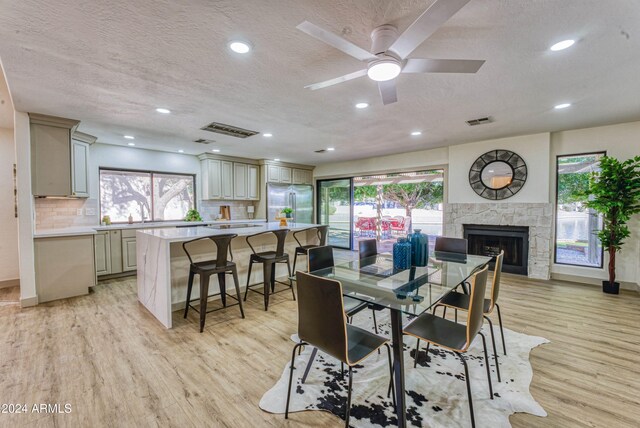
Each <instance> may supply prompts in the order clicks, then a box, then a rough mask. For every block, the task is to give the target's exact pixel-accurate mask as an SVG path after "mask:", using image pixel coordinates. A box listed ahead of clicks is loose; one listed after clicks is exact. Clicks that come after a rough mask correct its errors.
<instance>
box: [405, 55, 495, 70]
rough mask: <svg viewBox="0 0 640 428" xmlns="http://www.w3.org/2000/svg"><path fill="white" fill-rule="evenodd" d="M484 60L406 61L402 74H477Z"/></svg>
mask: <svg viewBox="0 0 640 428" xmlns="http://www.w3.org/2000/svg"><path fill="white" fill-rule="evenodd" d="M482 64H484V60H476V59H420V58H410V59H408V60H407V63H406V64H405V66H404V68H403V69H402V72H403V73H477V72H478V70H479V69H480V67H482Z"/></svg>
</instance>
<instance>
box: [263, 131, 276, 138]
mask: <svg viewBox="0 0 640 428" xmlns="http://www.w3.org/2000/svg"><path fill="white" fill-rule="evenodd" d="M262 136H263V137H267V138H271V137H273V134H270V133H268V132H267V133H266V134H262Z"/></svg>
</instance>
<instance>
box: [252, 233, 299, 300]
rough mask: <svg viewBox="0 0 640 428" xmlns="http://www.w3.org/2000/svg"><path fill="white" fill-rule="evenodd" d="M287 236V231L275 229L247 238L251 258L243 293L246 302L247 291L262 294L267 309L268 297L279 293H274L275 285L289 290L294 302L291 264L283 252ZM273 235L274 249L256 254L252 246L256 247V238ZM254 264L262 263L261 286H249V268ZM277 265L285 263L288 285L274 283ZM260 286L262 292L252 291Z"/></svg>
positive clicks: (258, 284)
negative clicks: (284, 286)
mask: <svg viewBox="0 0 640 428" xmlns="http://www.w3.org/2000/svg"><path fill="white" fill-rule="evenodd" d="M288 234H289V229H277V230H268V231H266V232H260V233H256V234H253V235H249V236H247V238H246V239H247V244H248V245H249V248H251V252H252V254H251V256H250V257H249V270H248V271H247V288H246V290H245V292H244V300H245V301H246V300H247V295H248V294H249V290H251V291H253V292H254V293H258V294H262V295H263V296H264V310H265V311H266V310H268V309H269V295H270V294H274V293H280V292H281V291H286V290H280V291H276V290H275V289H276V283H279V284H284V285H286V286H287V287H288V288H290V289H291V294H292V295H293V300H296V292H295V290H294V289H293V281H292V280H291V264H290V263H289V254H287V253H286V252H285V251H284V245H285V241H286V239H287V235H288ZM270 235H273V236H275V238H276V242H275V249H273V250H268V251H261V252H257V251H256V249H255V247H254V245H257V243H256V242H255V241H256V240H257V239H258V237H265V236H270ZM254 263H262V271H263V282H262V284H260V283H257V284H250V281H251V267H252V266H253V264H254ZM278 263H286V264H287V270H288V271H289V275H288V278H289V283H288V284H287V283H285V282H282V281H276V265H277V264H278ZM259 286H262V288H263V290H262V292H260V291H258V290H254V289H253V287H259Z"/></svg>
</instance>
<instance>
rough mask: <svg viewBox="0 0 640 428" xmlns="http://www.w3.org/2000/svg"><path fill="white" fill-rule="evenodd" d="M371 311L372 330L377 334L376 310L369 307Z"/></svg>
mask: <svg viewBox="0 0 640 428" xmlns="http://www.w3.org/2000/svg"><path fill="white" fill-rule="evenodd" d="M371 313H372V314H373V330H374V331H375V332H376V334H378V321H377V320H376V311H375V310H374V309H371Z"/></svg>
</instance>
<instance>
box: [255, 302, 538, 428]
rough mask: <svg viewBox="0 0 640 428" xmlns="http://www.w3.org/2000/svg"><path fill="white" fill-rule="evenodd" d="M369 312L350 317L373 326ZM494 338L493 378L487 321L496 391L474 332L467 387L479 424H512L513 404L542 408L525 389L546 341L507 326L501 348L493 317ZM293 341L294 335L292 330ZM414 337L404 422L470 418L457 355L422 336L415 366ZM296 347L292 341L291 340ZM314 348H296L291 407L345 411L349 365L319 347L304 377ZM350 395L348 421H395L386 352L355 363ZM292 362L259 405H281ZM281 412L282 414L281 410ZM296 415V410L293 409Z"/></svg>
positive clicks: (271, 408) (383, 328)
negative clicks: (533, 359)
mask: <svg viewBox="0 0 640 428" xmlns="http://www.w3.org/2000/svg"><path fill="white" fill-rule="evenodd" d="M367 313H369V314H370V312H365V313H360V314H358V315H356V316H355V317H354V324H356V325H358V326H360V327H362V328H367V329H370V330H373V320H372V318H371V316H370V315H369V316H368V319H367V315H366V314H367ZM378 314H379V315H378V320H379V332H380V334H381V335H383V336H386V337H390V323H389V322H388V317H386V319H385V317H384V315H383V314H384V313H381V312H379V313H378ZM495 328H496V330H495V334H496V346H497V348H498V357H499V362H500V372H501V375H502V382H500V383H498V380H497V374H496V371H495V365H494V360H493V349H492V346H491V339H490V335H489V330H488V325H486V323H485V326H484V327H483V332H484V333H485V336H486V337H487V347H488V352H489V358H490V361H489V365H490V367H491V376H492V377H491V380H492V382H493V393H494V399H493V400H491V399H490V398H489V386H488V384H487V372H486V369H485V367H484V357H483V352H482V339H481V338H480V337H478V338H476V340H475V341H474V343H473V344H472V346H471V349H470V351H469V352H468V354H467V364H468V366H469V373H470V376H471V391H472V394H473V395H472V397H473V405H474V412H475V419H476V425H477V426H478V427H492V428H496V427H510V426H511V424H510V423H509V415H511V414H513V413H516V412H526V413H531V414H533V415H536V416H542V417H544V416H546V415H547V413H546V412H545V411H544V409H543V408H542V407H541V406H540V405H539V404H538V403H537V402H536V401H535V400H534V398H533V397H532V396H531V394H530V393H529V384H530V383H531V378H532V375H533V372H532V369H531V364H530V363H529V353H530V352H531V350H532V349H533V348H535V347H537V346H539V345H541V344H544V343H548V342H549V341H548V340H547V339H545V338H543V337H536V336H529V335H526V334H521V333H516V332H514V331H511V330H508V329H506V328H505V330H504V334H505V340H506V343H507V353H508V355H507V356H505V355H504V354H503V353H502V342H501V341H500V332H499V330H498V327H497V323H496V325H495ZM292 340H293V341H297V340H298V339H297V335H293V336H292ZM415 344H416V341H415V339H414V338H411V337H407V336H405V345H404V349H405V352H404V358H405V386H406V400H407V402H406V403H407V412H406V414H407V423H408V425H409V426H416V427H422V426H429V427H453V426H462V427H466V426H470V424H471V423H470V416H469V403H468V400H467V390H466V386H465V379H464V368H463V366H462V363H461V362H460V360H459V359H458V357H457V356H456V355H455V354H453V353H452V352H450V351H447V350H444V349H442V348H438V347H434V346H431V347H430V349H429V355H428V356H427V355H426V354H425V347H424V343H423V342H421V351H420V354H419V358H418V367H417V368H413V355H414V352H415V351H414V348H415ZM291 347H292V349H293V344H292V346H291ZM311 350H312V348H311V347H310V346H307V347H305V349H304V351H303V352H302V354H301V355H299V356H296V359H295V370H294V378H293V379H294V382H293V386H292V388H291V404H290V409H289V411H290V416H289V417H290V418H291V417H292V416H291V413H293V412H300V411H305V410H324V411H328V412H331V413H333V414H335V415H337V416H339V417H340V418H342V419H344V415H345V407H346V397H347V371H346V370H345V378H344V379H342V378H341V375H340V362H338V361H337V360H335V359H333V358H332V357H330V356H328V355H326V354H323V353H322V352H318V354H317V356H316V359H315V361H314V362H313V364H312V368H311V371H310V372H309V376H308V377H307V381H306V383H304V384H301V383H300V379H301V377H302V375H303V373H304V371H305V368H306V366H307V361H308V360H309V356H310V354H311ZM353 376H354V377H353V395H352V397H351V406H352V407H351V420H350V425H351V426H353V427H387V426H395V425H397V419H396V416H395V414H394V410H393V407H392V401H391V399H390V398H387V388H388V385H389V367H388V360H387V352H386V350H385V349H384V348H382V350H381V353H380V354H377V353H374V354H373V355H371V356H370V357H369V358H367V359H365V360H364V361H362V364H361V365H358V366H356V367H355V368H354V375H353ZM288 381H289V363H287V364H286V366H285V368H284V370H283V372H282V376H281V377H280V380H278V382H277V383H276V384H275V385H274V386H273V387H272V388H271V389H270V390H269V391H267V392H266V393H265V394H264V396H263V397H262V399H261V400H260V408H261V409H263V410H265V411H267V412H270V413H282V414H284V411H285V403H286V397H287V384H288ZM283 417H284V416H283ZM293 418H294V419H295V416H293Z"/></svg>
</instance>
